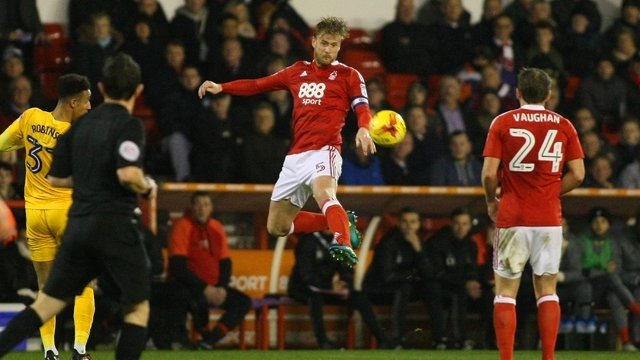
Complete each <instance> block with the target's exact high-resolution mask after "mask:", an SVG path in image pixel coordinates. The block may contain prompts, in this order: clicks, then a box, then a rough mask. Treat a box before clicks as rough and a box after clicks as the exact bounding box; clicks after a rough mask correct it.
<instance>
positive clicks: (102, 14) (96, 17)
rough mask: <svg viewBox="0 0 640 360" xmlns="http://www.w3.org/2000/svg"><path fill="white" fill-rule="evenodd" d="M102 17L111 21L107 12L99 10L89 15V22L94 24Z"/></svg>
mask: <svg viewBox="0 0 640 360" xmlns="http://www.w3.org/2000/svg"><path fill="white" fill-rule="evenodd" d="M102 18H106V19H107V20H109V21H111V16H109V14H107V13H106V12H104V11H99V12H97V13H95V14H92V15H91V23H92V24H95V22H96V21H98V20H99V19H102Z"/></svg>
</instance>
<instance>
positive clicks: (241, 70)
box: [209, 39, 256, 82]
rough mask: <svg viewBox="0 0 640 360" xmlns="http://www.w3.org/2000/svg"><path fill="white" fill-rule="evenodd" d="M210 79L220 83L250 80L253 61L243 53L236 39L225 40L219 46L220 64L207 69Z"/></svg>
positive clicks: (252, 72) (253, 70)
mask: <svg viewBox="0 0 640 360" xmlns="http://www.w3.org/2000/svg"><path fill="white" fill-rule="evenodd" d="M209 71H210V77H211V78H214V79H218V80H219V81H220V82H228V81H232V80H238V79H245V78H252V77H254V76H255V73H256V70H255V67H254V66H253V59H250V58H249V57H248V56H247V55H245V53H244V48H243V47H242V43H241V42H240V40H238V39H226V40H224V41H223V43H222V46H221V63H220V64H218V65H215V66H213V67H212V68H210V69H209Z"/></svg>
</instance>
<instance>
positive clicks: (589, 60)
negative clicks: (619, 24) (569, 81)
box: [556, 0, 600, 77]
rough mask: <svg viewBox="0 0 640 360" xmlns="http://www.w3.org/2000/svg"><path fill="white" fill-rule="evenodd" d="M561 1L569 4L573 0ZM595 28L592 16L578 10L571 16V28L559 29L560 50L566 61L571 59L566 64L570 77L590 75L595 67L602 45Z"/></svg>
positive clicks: (563, 27)
mask: <svg viewBox="0 0 640 360" xmlns="http://www.w3.org/2000/svg"><path fill="white" fill-rule="evenodd" d="M561 1H564V2H566V3H569V2H572V1H573V0H568V1H567V0H561ZM586 1H589V0H586ZM556 2H558V1H556ZM594 26H595V25H594V24H593V23H592V22H591V20H590V15H589V14H588V13H586V12H585V11H584V10H580V9H579V8H576V10H575V12H574V13H573V14H572V15H571V22H570V23H569V26H562V25H561V27H560V28H559V30H560V34H561V35H560V36H559V39H558V40H559V50H560V52H561V53H562V56H563V57H564V58H565V59H571V61H567V62H565V64H564V65H565V69H566V70H567V73H569V74H570V75H573V76H581V77H582V76H585V75H587V74H589V73H590V72H591V69H592V68H593V67H594V64H595V61H594V60H595V58H596V55H597V54H598V51H599V45H600V44H599V42H600V35H599V33H598V31H597V30H593V28H594Z"/></svg>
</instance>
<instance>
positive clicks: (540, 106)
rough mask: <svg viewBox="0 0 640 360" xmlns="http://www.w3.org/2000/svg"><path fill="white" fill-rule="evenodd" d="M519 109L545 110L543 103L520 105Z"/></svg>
mask: <svg viewBox="0 0 640 360" xmlns="http://www.w3.org/2000/svg"><path fill="white" fill-rule="evenodd" d="M520 109H524V110H546V109H545V108H544V105H537V104H527V105H522V106H520Z"/></svg>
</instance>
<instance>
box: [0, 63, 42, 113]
mask: <svg viewBox="0 0 640 360" xmlns="http://www.w3.org/2000/svg"><path fill="white" fill-rule="evenodd" d="M32 95H33V88H32V86H31V80H29V78H28V77H26V76H25V75H20V76H18V77H17V78H15V79H13V81H11V82H10V83H9V97H8V99H6V100H5V101H6V103H4V104H2V105H0V118H2V120H0V123H2V124H4V125H6V126H8V125H9V124H11V123H12V122H13V121H14V120H15V119H17V118H18V117H19V116H20V115H21V114H22V113H23V112H24V111H25V110H27V109H29V108H31V107H34V106H38V105H37V104H34V103H33V101H32Z"/></svg>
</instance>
